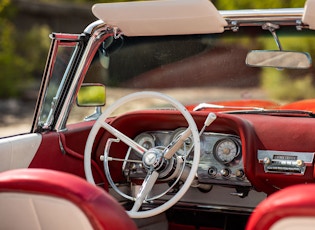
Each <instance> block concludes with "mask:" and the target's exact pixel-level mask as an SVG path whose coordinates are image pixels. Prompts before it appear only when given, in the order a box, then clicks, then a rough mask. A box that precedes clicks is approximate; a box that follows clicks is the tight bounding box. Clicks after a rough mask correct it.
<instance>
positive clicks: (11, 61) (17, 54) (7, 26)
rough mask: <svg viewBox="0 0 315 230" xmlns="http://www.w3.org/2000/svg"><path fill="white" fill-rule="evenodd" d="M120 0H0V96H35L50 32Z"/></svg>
mask: <svg viewBox="0 0 315 230" xmlns="http://www.w3.org/2000/svg"><path fill="white" fill-rule="evenodd" d="M123 1H125V2H126V1H128V0H116V1H115V0H0V70H1V72H0V81H1V84H0V99H1V98H12V97H15V98H21V97H23V98H27V97H35V96H36V95H34V94H32V93H31V92H32V90H35V91H36V90H37V89H38V86H39V83H40V78H41V74H42V71H43V69H44V66H45V61H46V56H47V52H48V49H49V44H50V40H49V37H48V35H49V34H50V33H51V32H71V33H80V32H82V30H83V29H84V28H85V26H87V25H88V24H89V23H90V22H92V21H93V20H94V19H95V18H94V17H93V15H92V13H91V11H90V8H91V6H92V5H93V4H94V3H98V2H123ZM212 2H213V3H214V4H215V5H216V7H217V8H218V9H219V10H226V9H246V8H256V9H258V8H281V7H288V8H289V7H303V6H304V2H305V1H304V0H277V1H274V0H264V1H252V0H238V1H231V0H213V1H212ZM27 15H28V16H27ZM29 15H31V16H32V17H30V16H29ZM54 18H55V19H56V20H54ZM80 20H81V21H80ZM78 26H79V27H78Z"/></svg>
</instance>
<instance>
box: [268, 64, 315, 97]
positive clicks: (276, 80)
mask: <svg viewBox="0 0 315 230" xmlns="http://www.w3.org/2000/svg"><path fill="white" fill-rule="evenodd" d="M285 72H286V71H281V70H276V69H271V68H266V69H264V70H263V73H262V87H263V88H264V89H266V90H267V92H268V93H269V96H270V97H271V98H276V99H277V100H279V101H280V102H283V103H288V102H292V101H296V100H302V99H307V98H314V97H315V87H314V85H313V84H312V76H311V75H309V74H306V75H302V76H300V77H298V78H294V79H292V78H290V77H289V76H288V75H287V74H285Z"/></svg>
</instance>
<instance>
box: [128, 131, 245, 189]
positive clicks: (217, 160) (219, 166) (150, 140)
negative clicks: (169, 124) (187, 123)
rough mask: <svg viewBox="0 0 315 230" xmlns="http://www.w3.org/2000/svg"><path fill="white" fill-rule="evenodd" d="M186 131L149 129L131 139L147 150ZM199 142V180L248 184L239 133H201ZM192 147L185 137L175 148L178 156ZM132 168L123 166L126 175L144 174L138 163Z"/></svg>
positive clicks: (134, 154)
mask: <svg viewBox="0 0 315 230" xmlns="http://www.w3.org/2000/svg"><path fill="white" fill-rule="evenodd" d="M185 130H186V128H178V129H176V130H157V131H148V132H143V133H141V134H139V135H138V136H137V137H135V139H134V140H135V141H136V142H137V143H138V144H140V145H142V146H143V147H145V148H146V149H150V148H153V147H158V146H164V147H165V146H167V145H168V144H170V143H171V142H172V141H175V140H176V139H177V138H178V137H179V136H180V134H181V133H182V132H183V131H185ZM200 144H201V146H200V147H201V148H200V151H201V152H200V163H199V167H198V171H197V176H198V180H199V182H200V183H205V184H222V185H231V186H235V185H239V186H251V184H250V182H249V181H248V180H247V178H246V176H245V173H244V169H243V159H242V146H241V141H240V138H239V137H238V136H235V135H231V134H222V133H212V132H204V133H203V134H202V135H201V136H200ZM192 148H193V140H192V138H187V139H186V140H185V142H184V144H183V145H182V146H181V148H180V149H179V150H178V151H177V155H179V156H186V155H187V154H189V153H191V150H192ZM128 152H129V153H127V155H128V158H129V159H138V160H139V161H141V158H140V156H136V155H137V153H135V152H134V151H133V150H131V149H129V150H128ZM130 166H131V164H130ZM132 167H133V170H130V169H128V167H126V168H125V169H124V170H125V172H124V173H125V175H126V172H128V176H129V177H140V176H143V173H144V171H143V170H144V168H143V167H142V165H141V163H138V164H137V165H136V164H135V163H133V164H132ZM140 174H142V175H140Z"/></svg>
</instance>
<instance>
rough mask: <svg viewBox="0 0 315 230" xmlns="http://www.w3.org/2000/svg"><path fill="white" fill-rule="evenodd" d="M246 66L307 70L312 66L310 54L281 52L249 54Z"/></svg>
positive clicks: (271, 51) (270, 51)
mask: <svg viewBox="0 0 315 230" xmlns="http://www.w3.org/2000/svg"><path fill="white" fill-rule="evenodd" d="M246 65H248V66H252V67H274V68H287V69H307V68H310V67H311V65H312V58H311V56H310V55H309V54H308V53H303V52H294V51H281V50H253V51H250V52H249V53H248V54H247V57H246Z"/></svg>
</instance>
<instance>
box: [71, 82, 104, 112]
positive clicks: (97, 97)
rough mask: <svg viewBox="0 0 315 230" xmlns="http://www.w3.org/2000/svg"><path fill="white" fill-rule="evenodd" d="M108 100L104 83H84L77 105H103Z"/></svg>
mask: <svg viewBox="0 0 315 230" xmlns="http://www.w3.org/2000/svg"><path fill="white" fill-rule="evenodd" d="M105 102H106V92H105V86H104V85H102V84H83V85H82V86H81V88H80V90H79V93H78V96H77V105H78V106H81V107H97V106H103V105H105Z"/></svg>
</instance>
